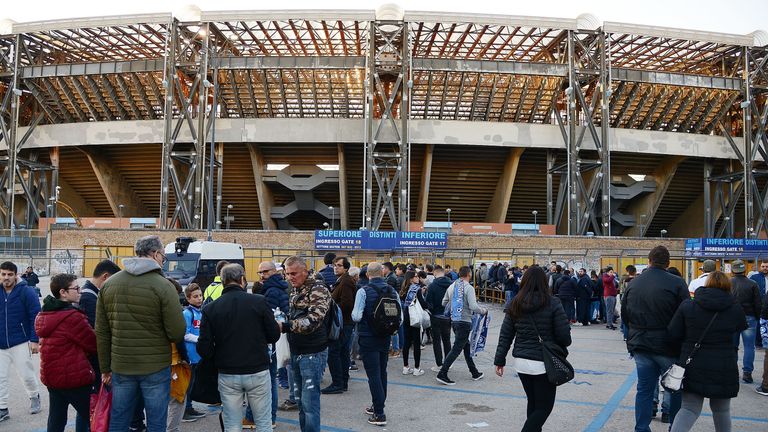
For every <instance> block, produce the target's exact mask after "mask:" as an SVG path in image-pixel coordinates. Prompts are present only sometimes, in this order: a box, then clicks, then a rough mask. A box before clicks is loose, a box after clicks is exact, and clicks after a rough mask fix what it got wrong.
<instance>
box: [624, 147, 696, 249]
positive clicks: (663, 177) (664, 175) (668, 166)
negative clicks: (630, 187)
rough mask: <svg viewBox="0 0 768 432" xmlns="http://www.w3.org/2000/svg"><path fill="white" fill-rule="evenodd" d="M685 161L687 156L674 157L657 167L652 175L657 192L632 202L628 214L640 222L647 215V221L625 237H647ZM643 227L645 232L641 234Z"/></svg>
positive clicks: (627, 232)
mask: <svg viewBox="0 0 768 432" xmlns="http://www.w3.org/2000/svg"><path fill="white" fill-rule="evenodd" d="M685 159H686V158H685V156H672V157H669V158H666V159H665V161H664V162H663V163H662V164H661V165H659V166H658V167H656V169H655V170H654V171H653V174H652V176H653V180H654V181H655V182H656V191H655V192H654V193H649V194H646V195H644V196H642V197H640V198H639V199H636V200H634V201H632V203H631V204H630V206H629V208H628V209H627V213H628V214H632V215H634V216H635V220H638V221H639V220H640V215H646V217H645V220H643V221H642V224H639V225H635V226H633V227H631V228H628V229H627V230H626V231H625V232H624V235H626V236H629V237H642V236H644V235H645V232H646V231H648V226H650V224H651V221H653V217H654V215H656V211H658V209H659V206H660V205H661V201H662V200H663V199H664V195H665V194H666V193H667V189H668V188H669V185H670V184H671V183H672V179H673V178H674V177H675V173H676V172H677V168H678V167H679V166H680V163H681V162H683V161H684V160H685ZM641 226H642V228H643V232H640V227H641Z"/></svg>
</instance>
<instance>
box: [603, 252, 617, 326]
mask: <svg viewBox="0 0 768 432" xmlns="http://www.w3.org/2000/svg"><path fill="white" fill-rule="evenodd" d="M616 295H618V289H617V284H616V273H614V271H613V268H612V267H607V268H606V269H605V272H604V273H603V298H604V299H605V317H606V318H605V324H606V325H605V327H606V328H609V329H611V330H616V326H615V325H614V323H615V320H616V318H615V316H616Z"/></svg>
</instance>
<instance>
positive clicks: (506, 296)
mask: <svg viewBox="0 0 768 432" xmlns="http://www.w3.org/2000/svg"><path fill="white" fill-rule="evenodd" d="M512 293H514V291H504V310H506V309H507V308H508V307H509V303H510V302H511V301H512Z"/></svg>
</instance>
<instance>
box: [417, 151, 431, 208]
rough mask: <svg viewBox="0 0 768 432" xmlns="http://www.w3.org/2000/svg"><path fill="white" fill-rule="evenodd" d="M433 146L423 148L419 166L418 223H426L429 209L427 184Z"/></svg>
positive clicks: (429, 177)
mask: <svg viewBox="0 0 768 432" xmlns="http://www.w3.org/2000/svg"><path fill="white" fill-rule="evenodd" d="M434 151H435V146H434V145H433V144H427V145H426V146H425V147H424V162H423V163H422V165H421V185H420V188H419V203H418V210H417V213H418V218H419V222H426V221H427V209H428V208H429V184H430V182H431V178H432V155H433V154H434Z"/></svg>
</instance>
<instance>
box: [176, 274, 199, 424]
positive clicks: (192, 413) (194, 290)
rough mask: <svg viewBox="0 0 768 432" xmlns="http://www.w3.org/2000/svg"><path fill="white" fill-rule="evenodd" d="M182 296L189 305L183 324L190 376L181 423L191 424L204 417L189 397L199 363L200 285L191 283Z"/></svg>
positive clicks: (185, 310)
mask: <svg viewBox="0 0 768 432" xmlns="http://www.w3.org/2000/svg"><path fill="white" fill-rule="evenodd" d="M184 296H185V297H186V298H187V303H189V305H188V306H187V307H186V308H184V322H185V324H186V329H185V331H184V346H185V347H186V349H187V357H189V366H190V368H191V370H192V374H191V376H190V378H189V388H188V390H187V402H186V405H185V407H184V416H183V417H182V419H181V421H183V422H191V421H195V420H197V419H199V418H202V417H205V413H202V412H200V411H197V410H196V409H195V408H194V407H193V406H192V399H191V398H190V397H189V396H190V393H191V392H192V386H193V385H194V384H195V376H196V371H197V364H198V363H200V354H198V353H197V340H198V339H199V338H200V323H201V321H202V319H203V312H202V311H201V310H200V308H201V307H202V306H203V291H202V289H200V285H198V284H196V283H191V284H189V285H187V287H186V288H184Z"/></svg>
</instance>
